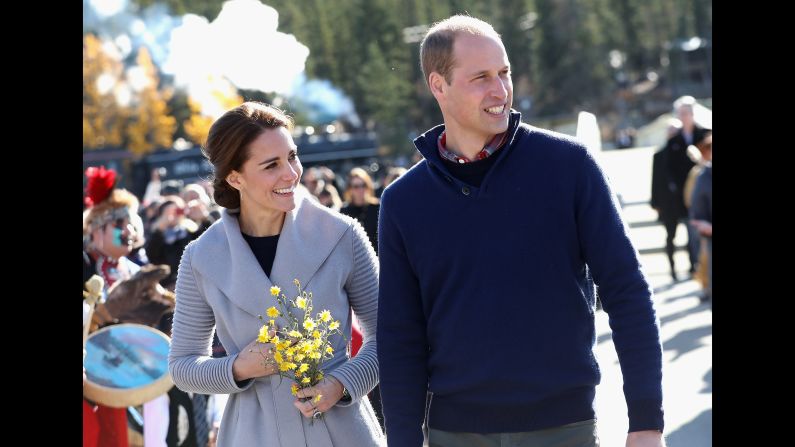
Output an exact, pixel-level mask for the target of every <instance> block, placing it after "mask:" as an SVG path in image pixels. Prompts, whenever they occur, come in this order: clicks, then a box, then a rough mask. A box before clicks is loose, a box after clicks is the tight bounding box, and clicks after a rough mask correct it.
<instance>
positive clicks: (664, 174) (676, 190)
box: [651, 96, 708, 282]
mask: <svg viewBox="0 0 795 447" xmlns="http://www.w3.org/2000/svg"><path fill="white" fill-rule="evenodd" d="M695 104H696V100H695V98H693V97H692V96H683V97H681V98H679V99H677V100H676V101H675V102H674V111H675V112H676V114H677V116H678V118H679V121H680V122H681V124H682V127H681V128H680V129H679V130H678V131H677V132H676V133H675V134H674V135H673V136H672V137H670V138H669V139H668V141H667V142H666V143H665V146H664V147H663V148H662V149H661V150H659V151H658V152H657V153H655V154H654V161H653V164H652V180H651V206H652V208H654V209H655V210H656V211H657V213H658V218H659V220H660V221H661V222H662V223H663V225H664V226H665V232H666V238H665V253H666V254H667V255H668V264H669V265H670V267H671V278H672V279H673V280H674V282H676V281H678V279H679V278H678V276H677V275H676V268H675V265H674V237H675V236H676V228H677V227H678V226H679V222H680V221H684V222H685V225H686V228H687V236H688V237H687V239H688V241H687V247H688V255H689V259H690V269H689V272H690V273H691V274H692V273H693V272H695V270H696V264H697V263H698V240H699V238H698V234H697V233H696V231H695V229H694V227H692V225H687V221H686V219H687V207H686V206H685V202H684V194H683V191H684V187H685V182H686V181H687V175H688V173H689V172H690V169H692V168H693V166H694V165H695V162H693V160H691V159H690V157H688V156H687V147H688V146H689V145H691V144H693V145H697V144H698V143H699V142H701V140H703V139H704V137H705V136H706V135H707V132H708V130H707V129H704V128H703V127H701V126H699V125H697V124H696V121H695V119H694V116H693V106H694V105H695Z"/></svg>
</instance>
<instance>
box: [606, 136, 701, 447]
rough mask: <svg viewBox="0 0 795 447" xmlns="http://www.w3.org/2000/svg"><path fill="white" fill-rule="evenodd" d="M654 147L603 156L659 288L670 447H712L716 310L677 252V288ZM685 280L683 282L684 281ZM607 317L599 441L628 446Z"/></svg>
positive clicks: (679, 240) (680, 241)
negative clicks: (654, 190) (653, 200)
mask: <svg viewBox="0 0 795 447" xmlns="http://www.w3.org/2000/svg"><path fill="white" fill-rule="evenodd" d="M654 150H655V148H640V149H628V150H614V151H605V152H602V153H600V154H598V156H597V158H598V160H599V161H600V164H601V165H602V167H603V168H604V170H605V172H606V173H607V175H608V177H609V178H610V181H611V184H612V185H613V186H614V188H615V190H616V191H617V192H618V193H619V194H620V196H621V201H622V202H623V203H624V208H623V215H624V218H625V220H626V221H627V224H628V225H629V227H630V237H631V238H632V241H633V243H634V244H635V246H636V248H637V249H638V250H639V252H640V253H641V261H642V263H643V266H644V270H645V272H646V274H647V275H648V278H649V280H650V282H651V284H652V287H653V288H654V291H655V295H654V302H655V306H656V309H657V315H658V317H659V319H660V323H661V338H662V342H663V361H664V364H663V399H664V401H663V407H664V409H665V423H666V426H665V436H666V440H667V443H668V446H669V447H685V446H686V447H702V446H711V445H712V312H711V310H710V306H709V303H702V302H700V300H699V298H698V295H697V293H698V292H699V290H700V285H699V284H698V283H697V282H695V281H693V280H690V279H684V278H687V268H688V266H689V263H688V259H687V253H686V252H685V251H684V250H683V249H682V250H677V251H676V253H675V255H674V256H675V261H676V266H677V273H678V275H679V277H680V281H679V282H677V283H672V279H671V277H670V273H669V268H668V261H667V258H666V256H665V252H664V251H663V250H662V248H663V247H664V245H665V230H664V228H663V227H662V226H661V225H657V224H656V223H655V219H656V213H655V212H654V210H652V209H651V208H650V206H649V204H648V201H649V196H650V188H651V187H650V185H651V157H652V155H653V152H654ZM685 233H686V230H685V228H684V226H682V225H680V228H679V229H678V231H677V235H676V238H675V240H674V242H675V244H676V246H677V247H683V246H684V245H685V241H686V238H687V236H686V234H685ZM683 279H684V280H683ZM610 333H611V331H610V327H609V325H608V317H607V314H605V312H603V311H598V312H597V316H596V336H597V345H596V348H595V352H596V355H597V359H598V361H599V364H600V366H601V369H602V383H601V384H600V385H599V386H598V387H597V391H596V411H597V418H598V429H599V438H600V441H601V445H602V446H605V447H614V446H618V447H621V446H623V445H624V443H625V441H626V433H627V427H628V421H627V406H626V402H625V401H624V394H623V390H622V384H623V381H622V378H621V370H620V368H619V365H618V358H617V356H616V352H615V348H614V346H613V341H612V338H611V336H610Z"/></svg>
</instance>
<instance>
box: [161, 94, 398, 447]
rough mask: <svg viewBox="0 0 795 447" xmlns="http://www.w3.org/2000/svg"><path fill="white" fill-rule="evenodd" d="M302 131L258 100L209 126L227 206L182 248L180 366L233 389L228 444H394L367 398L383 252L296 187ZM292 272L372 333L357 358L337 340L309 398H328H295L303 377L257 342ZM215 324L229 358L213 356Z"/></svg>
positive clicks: (223, 390) (182, 379)
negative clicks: (281, 370) (279, 364)
mask: <svg viewBox="0 0 795 447" xmlns="http://www.w3.org/2000/svg"><path fill="white" fill-rule="evenodd" d="M291 128H292V122H291V120H290V118H288V117H287V116H286V115H285V114H284V113H283V112H281V111H280V110H278V109H276V108H273V107H271V106H268V105H265V104H260V103H255V102H247V103H244V104H243V105H241V106H239V107H236V108H235V109H232V110H230V111H229V112H227V113H226V114H224V115H223V116H222V117H221V118H219V119H218V120H217V121H216V122H215V123H214V124H213V126H212V127H211V128H210V133H209V136H208V138H207V143H206V145H205V148H204V153H205V156H206V157H207V158H208V159H209V160H210V162H211V163H212V164H213V166H214V173H215V178H214V183H213V186H214V194H213V195H214V197H215V201H216V203H218V204H219V205H220V206H222V207H224V208H225V209H223V210H222V213H221V220H220V221H219V222H216V223H215V224H214V225H213V226H212V227H210V228H209V229H208V230H207V231H205V232H204V234H202V235H201V237H199V238H198V239H197V240H196V241H194V242H192V243H191V244H189V245H188V246H187V247H186V249H185V252H184V254H183V255H182V261H181V263H180V267H179V273H178V276H177V290H176V293H177V307H176V313H175V315H174V324H173V329H172V342H171V351H170V353H169V371H170V372H171V376H172V377H173V379H174V383H175V384H176V385H177V386H178V387H179V388H181V389H183V390H185V391H192V392H198V393H204V394H208V393H218V394H229V395H230V396H229V401H228V403H227V405H226V410H225V411H224V416H223V419H222V421H221V428H220V431H219V434H218V446H220V447H224V446H234V447H245V446H255V445H256V446H282V447H291V446H296V445H309V446H313V447H314V446H354V445H355V446H378V445H385V439H384V437H383V434H382V433H381V431H380V429H379V427H378V422H377V421H376V419H375V416H374V414H373V410H372V407H371V406H370V403H369V401H368V400H367V399H362V396H364V395H366V394H367V393H368V392H369V391H370V390H371V389H372V388H373V387H374V386H375V385H376V383H377V382H378V363H377V360H376V341H375V333H376V315H377V305H378V303H377V293H378V269H377V264H376V257H375V253H374V251H373V250H372V249H371V248H370V244H369V243H368V241H367V236H366V234H365V233H364V230H363V229H362V227H361V226H360V225H359V224H358V223H356V221H355V220H353V219H350V218H347V217H345V216H341V215H340V214H338V213H334V212H333V211H331V210H329V209H328V208H325V207H323V206H322V205H320V204H318V203H316V202H315V201H314V200H311V199H309V198H308V195H307V194H306V193H302V192H300V191H301V189H296V186H298V184H299V181H300V179H301V174H302V171H303V168H302V167H301V162H300V161H299V160H298V155H297V152H296V146H295V143H294V142H293V139H292V137H291V135H290V129H291ZM293 279H298V280H299V281H300V282H301V284H302V285H303V286H304V288H305V289H306V290H307V291H310V292H312V293H313V295H314V303H315V307H316V308H318V309H328V310H330V311H331V314H332V315H333V317H334V318H335V319H339V320H340V324H341V327H342V328H344V332H343V333H346V334H350V331H351V321H350V315H351V310H353V311H355V312H356V314H357V316H358V317H359V318H360V320H361V322H362V324H363V326H364V329H365V341H364V344H363V346H362V349H361V351H360V352H359V354H358V355H357V356H356V357H355V358H353V359H349V358H348V357H347V355H346V354H345V352H346V349H345V340H343V339H342V338H341V337H332V338H331V339H330V341H332V342H333V348H334V352H335V353H337V354H335V356H334V358H333V359H332V360H329V361H327V362H326V363H324V365H323V369H324V371H325V373H326V375H325V376H326V377H325V378H324V379H323V380H322V381H321V382H320V383H319V384H318V385H317V386H315V387H312V388H310V389H308V390H307V392H306V393H303V392H301V393H299V397H304V396H307V397H311V396H317V395H320V396H321V397H320V398H319V400H316V399H309V400H307V401H306V402H304V401H302V400H303V399H297V398H296V397H294V396H293V395H292V394H291V391H290V387H291V385H292V384H293V381H291V380H289V379H284V378H281V377H280V376H279V375H278V374H277V371H276V369H275V367H274V366H272V365H273V364H274V361H273V358H272V351H273V349H272V348H273V345H271V344H261V343H258V342H257V341H256V337H257V334H258V331H259V329H260V327H261V326H262V321H261V320H260V319H259V318H258V315H262V314H264V311H265V309H267V308H268V307H269V306H271V305H274V304H275V300H274V299H273V297H271V296H270V294H269V293H268V291H269V289H270V287H271V286H272V285H278V286H280V287H282V289H284V290H285V291H286V293H287V294H288V296H290V295H292V294H293V293H294V292H290V289H291V288H292V283H293ZM276 322H277V325H280V326H281V327H284V326H283V324H284V320H281V319H280V318H277V319H276ZM213 328H215V329H216V331H217V335H218V338H219V339H220V341H221V343H222V344H223V346H224V348H225V349H226V351H227V353H228V354H229V355H228V356H226V357H222V358H211V357H210V342H211V340H212V335H213ZM263 356H264V358H263ZM343 396H345V397H343ZM315 415H322V417H321V418H318V419H313V416H315Z"/></svg>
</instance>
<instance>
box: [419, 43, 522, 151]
mask: <svg viewBox="0 0 795 447" xmlns="http://www.w3.org/2000/svg"><path fill="white" fill-rule="evenodd" d="M453 55H454V60H455V65H454V68H453V70H452V73H451V74H452V76H451V80H450V84H449V85H448V84H447V82H446V81H445V80H444V78H442V77H441V76H437V78H436V79H433V80H432V81H431V82H432V84H434V83H435V84H437V85H436V86H437V87H438V90H437V89H434V85H432V86H431V90H432V91H433V93H434V96H435V97H436V99H437V100H438V101H439V106H440V108H441V109H442V113H443V114H444V117H445V125H446V128H447V129H448V130H449V133H453V134H458V138H467V139H470V138H472V139H475V140H477V141H478V142H479V143H483V144H486V143H487V142H488V141H489V139H490V138H491V137H493V136H494V135H496V134H499V133H502V132H505V131H506V130H507V129H508V119H509V113H510V110H511V105H512V104H513V82H512V81H511V71H510V65H509V62H508V55H507V54H506V53H505V47H504V46H503V45H502V42H501V41H500V40H499V39H498V38H496V37H491V36H474V35H470V34H459V35H458V36H456V38H455V43H454V44H453ZM434 90H436V91H434ZM448 141H449V140H448Z"/></svg>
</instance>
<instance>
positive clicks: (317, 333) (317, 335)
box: [312, 331, 320, 338]
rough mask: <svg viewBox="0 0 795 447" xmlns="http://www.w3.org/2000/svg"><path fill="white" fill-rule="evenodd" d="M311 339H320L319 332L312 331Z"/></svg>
mask: <svg viewBox="0 0 795 447" xmlns="http://www.w3.org/2000/svg"><path fill="white" fill-rule="evenodd" d="M312 337H315V338H320V332H319V331H312Z"/></svg>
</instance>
